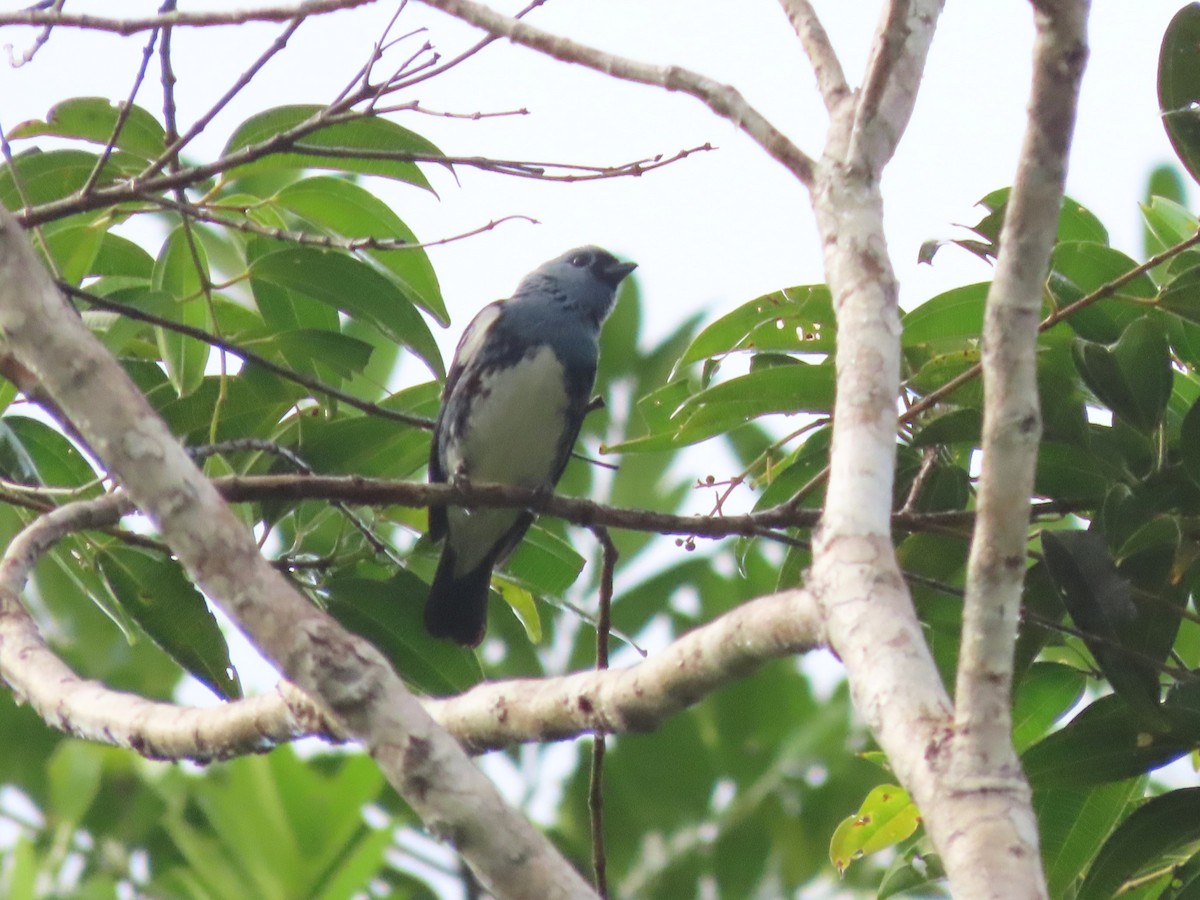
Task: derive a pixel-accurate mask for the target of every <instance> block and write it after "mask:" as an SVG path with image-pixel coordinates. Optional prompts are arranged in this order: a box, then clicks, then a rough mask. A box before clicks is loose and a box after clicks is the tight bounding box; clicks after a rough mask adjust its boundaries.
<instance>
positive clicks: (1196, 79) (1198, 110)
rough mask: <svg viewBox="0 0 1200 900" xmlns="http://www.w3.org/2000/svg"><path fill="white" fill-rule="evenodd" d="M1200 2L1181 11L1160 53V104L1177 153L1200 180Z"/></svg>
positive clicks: (1171, 25) (1172, 20) (1169, 136)
mask: <svg viewBox="0 0 1200 900" xmlns="http://www.w3.org/2000/svg"><path fill="white" fill-rule="evenodd" d="M1197 48H1200V5H1197V4H1195V3H1189V4H1188V5H1187V6H1185V7H1183V8H1182V9H1180V10H1179V12H1177V13H1176V14H1175V16H1174V18H1172V19H1171V22H1170V24H1168V25H1167V30H1166V31H1165V32H1164V33H1163V40H1162V46H1161V47H1160V48H1159V52H1158V107H1159V109H1160V110H1161V112H1162V120H1163V127H1164V128H1166V129H1167V137H1168V138H1170V140H1171V146H1172V147H1173V148H1175V155H1176V156H1178V157H1179V161H1180V162H1182V163H1183V165H1184V167H1185V168H1186V169H1187V170H1188V172H1189V173H1191V176H1192V178H1193V179H1198V180H1200V50H1198V49H1197Z"/></svg>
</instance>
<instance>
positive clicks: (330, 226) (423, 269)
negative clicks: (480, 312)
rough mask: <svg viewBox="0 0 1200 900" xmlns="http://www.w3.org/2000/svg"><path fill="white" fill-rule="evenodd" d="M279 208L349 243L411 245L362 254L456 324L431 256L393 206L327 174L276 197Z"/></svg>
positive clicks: (420, 303)
mask: <svg viewBox="0 0 1200 900" xmlns="http://www.w3.org/2000/svg"><path fill="white" fill-rule="evenodd" d="M274 199H275V203H276V204H277V205H278V206H280V207H282V208H284V209H286V210H288V211H289V212H292V213H294V214H295V215H297V216H299V217H300V218H302V219H304V220H305V221H307V222H309V223H312V224H313V225H315V226H316V227H318V228H320V229H322V230H323V231H324V232H325V233H327V234H332V235H337V236H341V237H345V238H368V237H371V238H379V239H382V240H394V241H405V242H407V243H409V244H413V245H414V246H413V247H411V248H409V249H402V250H365V251H362V252H363V253H365V254H366V255H367V256H369V257H370V258H371V259H373V260H375V262H377V263H379V265H380V266H381V267H383V269H384V270H385V271H386V272H388V273H389V274H390V275H391V277H392V278H393V279H394V280H395V282H396V284H397V285H398V286H399V287H400V289H401V290H402V291H404V293H405V296H407V297H408V299H409V301H410V302H412V303H415V304H416V305H418V306H420V307H421V308H422V309H424V310H425V311H426V312H428V313H429V314H430V315H432V316H433V317H434V318H435V319H437V321H438V322H439V323H440V324H442V325H448V324H449V323H450V317H449V315H448V314H447V313H446V304H445V301H444V300H443V299H442V291H441V288H440V287H439V286H438V281H437V275H436V274H434V271H433V265H432V264H431V263H430V262H429V256H428V254H426V252H425V250H424V249H422V248H421V247H420V246H416V245H417V244H418V243H419V242H418V240H417V237H416V235H415V234H413V233H412V231H411V230H409V227H408V226H407V225H405V224H404V223H403V222H402V221H401V220H400V217H399V216H397V215H396V214H395V213H394V212H392V209H391V207H390V206H388V205H387V204H386V203H384V202H383V201H382V200H380V199H379V198H377V197H375V196H374V195H372V194H370V193H368V192H367V191H366V190H364V189H363V188H362V187H360V186H359V185H357V184H354V183H353V182H351V181H347V180H346V179H344V178H334V177H332V176H328V175H322V176H318V177H315V178H305V179H302V180H300V181H297V182H295V183H293V184H289V185H288V186H287V187H285V188H284V189H283V190H281V191H280V192H279V193H278V194H276V195H275V198H274Z"/></svg>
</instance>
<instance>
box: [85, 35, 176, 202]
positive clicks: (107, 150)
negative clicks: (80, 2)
mask: <svg viewBox="0 0 1200 900" xmlns="http://www.w3.org/2000/svg"><path fill="white" fill-rule="evenodd" d="M157 40H158V32H157V31H152V32H150V39H149V40H148V41H146V46H145V47H143V48H142V63H141V65H140V66H138V70H137V74H136V75H135V76H134V78H133V86H132V87H131V88H130V89H129V98H128V99H127V100H126V101H125V104H124V105H123V106H121V107H120V108H119V109H118V110H117V120H116V122H114V123H113V130H112V135H110V136H109V139H108V143H106V144H105V145H104V150H103V151H102V152H101V154H100V156H99V158H98V159H97V160H96V165H94V166H93V167H92V171H91V172H90V173H89V174H88V177H87V181H85V182H84V183H83V187H81V188H80V189H79V193H80V194H81V195H85V196H86V195H87V194H90V193H91V192H92V190H93V189H94V188H95V187H96V182H98V181H99V180H100V173H101V172H103V171H104V167H105V166H106V165H108V160H109V158H110V157H111V156H112V152H113V150H115V149H116V146H117V141H118V140H120V137H121V132H122V131H123V130H124V128H125V123H126V121H128V119H129V114H130V112H132V111H133V102H134V100H136V99H137V95H138V91H139V90H141V87H142V83H143V82H144V81H145V80H146V70H147V69H148V68H149V67H150V59H151V58H152V57H153V56H154V44H155V41H157Z"/></svg>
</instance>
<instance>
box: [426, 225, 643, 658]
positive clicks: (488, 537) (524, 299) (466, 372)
mask: <svg viewBox="0 0 1200 900" xmlns="http://www.w3.org/2000/svg"><path fill="white" fill-rule="evenodd" d="M635 268H637V264H636V263H632V262H621V261H619V260H618V259H617V258H616V257H615V256H613V255H612V254H611V253H609V252H608V251H607V250H604V249H601V248H600V247H596V246H590V245H589V246H585V247H577V248H575V249H574V250H569V251H567V252H566V253H564V254H562V255H561V256H559V257H556V258H555V259H552V260H550V261H549V262H546V263H544V264H543V265H541V266H539V267H538V268H536V269H534V270H533V271H532V272H531V273H529V274H528V275H526V276H525V278H523V279H522V280H521V282H520V284H519V285H518V286H517V289H516V291H515V293H513V295H512V297H510V298H509V299H507V300H498V301H496V302H494V303H490V304H488V305H487V306H485V307H483V309H481V310H480V311H479V313H478V314H477V315H476V316H475V318H474V319H472V320H471V322H470V324H469V325H467V327H466V329H465V331H464V332H463V335H462V338H461V339H460V340H459V342H458V347H457V349H456V350H455V351H454V360H453V362H452V363H451V365H450V371H449V373H448V374H447V376H446V385H445V388H444V390H443V394H442V405H441V408H440V410H439V412H438V417H437V421H436V423H435V425H434V430H433V441H432V445H431V447H430V451H429V481H430V482H431V483H445V482H451V483H459V484H463V483H470V482H472V481H474V482H491V483H496V484H505V485H517V486H520V487H524V488H530V489H537V490H550V489H552V488H553V487H554V485H556V484H557V483H558V479H559V477H560V476H561V475H562V473H563V469H564V468H566V465H567V461H568V459H569V458H570V456H571V450H572V448H573V447H574V445H575V440H576V438H578V436H579V429H580V427H581V426H582V425H583V420H584V417H585V416H586V415H587V412H588V407H589V404H590V402H591V395H592V388H593V387H594V385H595V382H596V368H597V365H598V363H599V358H600V344H599V338H600V329H601V326H602V325H603V324H604V320H605V319H606V318H607V317H608V314H609V313H610V312H612V308H613V306H614V304H615V303H616V294H617V288H618V287H619V286H620V284H621V282H622V281H623V280H624V279H625V277H626V276H627V275H629V273H630V272H632V271H633V270H634V269H635ZM533 518H534V517H533V513H531V512H530V511H529V510H522V509H483V508H476V509H463V508H461V507H457V506H445V505H434V506H431V507H430V508H429V536H430V538H431V539H432V540H433V541H434V542H442V551H441V558H440V560H439V562H438V567H437V571H436V573H435V574H434V577H433V582H432V583H431V585H430V590H429V597H428V599H427V600H426V603H425V628H426V630H427V631H428V632H429V633H430V634H431V635H432V636H433V637H435V638H443V639H447V640H451V641H454V642H456V643H458V644H461V645H463V646H466V647H475V646H478V645H479V643H480V642H481V641H482V640H483V636H484V633H485V631H486V628H487V598H488V589H489V587H490V585H491V578H492V569H493V568H494V567H495V566H496V565H498V564H499V563H501V562H503V561H504V560H505V559H506V558H507V557H508V555H509V554H510V553H512V551H513V550H514V549H515V548H516V546H517V545H518V544H519V543H520V541H521V538H522V537H524V536H525V532H526V531H527V530H528V529H529V526H530V525H531V524H532V522H533Z"/></svg>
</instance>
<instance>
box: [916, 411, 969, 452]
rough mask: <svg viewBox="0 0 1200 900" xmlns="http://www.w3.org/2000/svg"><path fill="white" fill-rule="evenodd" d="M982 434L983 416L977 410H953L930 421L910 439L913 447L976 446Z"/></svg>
mask: <svg viewBox="0 0 1200 900" xmlns="http://www.w3.org/2000/svg"><path fill="white" fill-rule="evenodd" d="M982 432H983V414H982V413H981V412H980V411H979V410H977V409H971V408H967V409H955V410H951V411H950V412H948V413H945V414H943V415H940V416H938V417H937V418H935V419H932V420H930V421H929V422H928V423H927V424H925V425H924V426H923V427H922V428H920V429H919V430H918V431H917V432H916V433H915V434H914V435H913V439H912V446H914V447H932V446H937V445H939V444H962V443H966V444H972V445H974V446H978V444H979V439H980V435H981V434H982Z"/></svg>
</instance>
